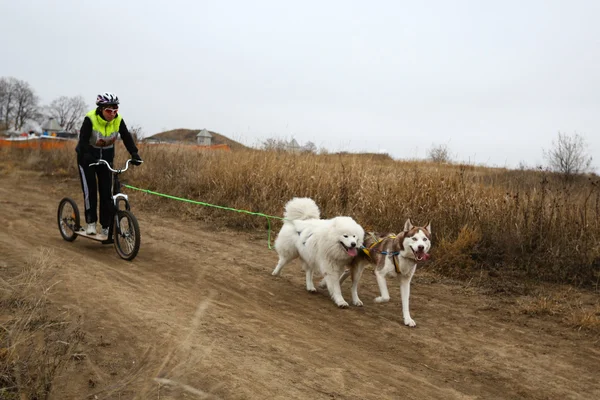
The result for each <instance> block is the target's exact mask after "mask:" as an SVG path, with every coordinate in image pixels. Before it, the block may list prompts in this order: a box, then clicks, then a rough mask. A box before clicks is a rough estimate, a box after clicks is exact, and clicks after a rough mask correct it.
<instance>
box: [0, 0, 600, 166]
mask: <svg viewBox="0 0 600 400" xmlns="http://www.w3.org/2000/svg"><path fill="white" fill-rule="evenodd" d="M599 17H600V1H599V0H589V1H584V0H564V1H551V0H545V1H543V0H539V1H538V0H521V1H512V0H503V1H487V0H474V1H463V0H447V1H442V0H438V1H426V0H424V1H414V0H413V1H403V0H397V1H374V0H370V1H364V0H363V1H327V0H320V1H310V0H304V1H295V2H292V1H285V0H274V1H258V0H248V1H226V0H220V1H215V0H212V1H201V0H198V1H191V0H190V1H180V0H169V1H160V2H156V1H148V0H146V1H142V0H125V1H123V0H119V1H82V0H73V1H64V0H58V1H47V0H36V1H33V0H18V1H10V0H2V1H0V21H1V22H0V60H1V61H0V76H13V77H15V78H17V79H21V80H24V81H27V82H29V83H30V84H31V86H32V87H33V88H34V89H35V91H36V93H37V94H38V95H39V96H40V98H41V101H42V103H44V104H47V103H49V102H50V101H52V100H53V99H54V98H57V97H59V96H75V95H82V96H84V97H85V98H86V99H89V104H90V108H91V107H92V105H93V102H94V100H95V97H96V94H97V93H99V92H102V91H112V92H115V93H116V94H117V95H118V96H119V98H120V99H121V114H122V115H123V117H124V118H125V121H126V122H127V123H128V124H129V125H133V124H137V125H141V126H142V128H143V130H144V132H145V135H146V136H149V135H152V134H155V133H158V132H161V131H163V130H168V129H175V128H190V129H201V128H207V129H209V130H212V131H215V132H219V133H221V134H223V135H226V136H228V137H230V138H232V139H234V140H237V141H240V142H242V143H244V144H247V145H257V144H258V143H260V141H262V140H264V139H266V138H281V139H289V138H291V137H294V138H296V139H297V140H298V142H300V144H304V143H305V142H307V141H312V142H314V143H315V144H316V145H317V147H319V148H321V147H325V148H327V149H328V150H330V151H336V150H346V151H370V152H377V151H386V152H388V153H390V154H391V155H392V156H393V157H395V158H424V157H425V156H426V153H427V150H428V149H429V148H430V147H431V146H432V145H433V144H436V145H439V144H446V145H448V147H449V148H450V150H451V152H452V154H453V155H454V158H455V159H457V160H462V161H470V162H475V163H481V164H487V165H496V166H509V167H514V166H517V165H518V164H519V162H524V163H526V164H527V165H536V164H539V163H541V162H543V158H542V149H548V148H550V147H551V144H552V140H553V139H555V138H556V136H557V133H558V132H559V131H560V132H564V133H569V134H571V133H575V132H577V133H579V134H581V135H582V136H584V137H585V138H586V140H587V142H588V144H589V154H590V155H592V156H593V157H594V165H596V167H597V170H598V169H599V168H598V166H600V134H599V131H600V22H599Z"/></svg>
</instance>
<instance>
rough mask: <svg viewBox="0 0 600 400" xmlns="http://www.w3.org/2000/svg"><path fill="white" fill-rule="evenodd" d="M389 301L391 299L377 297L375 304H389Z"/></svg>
mask: <svg viewBox="0 0 600 400" xmlns="http://www.w3.org/2000/svg"><path fill="white" fill-rule="evenodd" d="M388 301H390V298H389V297H382V296H379V297H375V303H387V302H388Z"/></svg>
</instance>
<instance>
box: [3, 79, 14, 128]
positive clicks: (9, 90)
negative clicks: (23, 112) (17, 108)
mask: <svg viewBox="0 0 600 400" xmlns="http://www.w3.org/2000/svg"><path fill="white" fill-rule="evenodd" d="M14 81H16V79H15V78H4V77H2V78H0V121H1V122H2V123H3V125H4V128H5V129H10V125H11V118H12V116H13V107H14Z"/></svg>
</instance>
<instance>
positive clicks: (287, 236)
mask: <svg viewBox="0 0 600 400" xmlns="http://www.w3.org/2000/svg"><path fill="white" fill-rule="evenodd" d="M284 217H285V221H284V224H283V227H282V228H281V230H280V231H279V235H277V239H276V240H275V249H276V250H277V254H278V255H279V263H278V264H277V266H276V267H275V269H274V270H273V273H272V275H275V276H277V275H280V274H281V270H282V269H283V267H285V266H286V265H287V264H288V263H289V262H290V261H292V260H294V259H296V258H300V260H301V261H302V268H303V269H304V270H305V271H306V290H308V291H309V292H316V291H317V289H315V285H314V283H313V273H314V272H315V271H319V272H320V273H321V274H322V275H323V279H324V280H325V282H327V289H328V290H329V294H330V295H331V298H332V300H333V301H334V303H335V304H337V306H338V307H342V308H345V307H348V303H347V302H346V300H344V298H343V297H342V289H341V287H340V277H341V275H342V274H343V272H344V269H345V268H346V266H347V265H349V264H350V263H351V261H352V259H353V258H354V257H356V255H357V254H358V250H359V249H360V248H361V247H362V246H363V240H364V235H365V233H364V230H363V228H362V227H361V226H360V225H359V224H357V223H356V222H355V221H354V220H353V219H352V218H350V217H335V218H332V219H320V212H319V207H318V206H317V204H316V203H315V202H314V200H312V199H309V198H306V197H304V198H294V199H292V200H290V201H289V202H288V203H287V204H286V205H285V213H284Z"/></svg>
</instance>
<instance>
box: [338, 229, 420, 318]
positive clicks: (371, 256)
mask: <svg viewBox="0 0 600 400" xmlns="http://www.w3.org/2000/svg"><path fill="white" fill-rule="evenodd" d="M430 248H431V223H428V224H427V225H426V226H413V224H412V222H411V221H410V219H408V220H407V221H406V223H405V224H404V230H403V231H402V232H400V233H399V234H397V235H396V234H387V235H380V234H376V233H367V234H366V235H365V241H364V249H363V251H362V252H359V255H358V256H357V257H354V259H353V260H352V263H351V265H350V268H349V269H346V271H344V273H343V274H342V276H341V277H340V283H341V282H343V281H344V280H345V279H346V278H347V277H348V276H350V275H352V303H353V304H354V305H356V306H362V305H363V303H362V301H361V300H360V298H359V297H358V282H359V281H360V277H361V276H362V273H363V270H364V269H365V267H367V266H368V265H373V268H374V272H375V277H376V278H377V284H378V286H379V292H380V296H378V297H376V298H375V301H376V302H377V303H384V302H387V301H389V300H390V294H389V292H388V288H387V283H386V276H388V275H389V276H391V277H397V278H398V279H399V280H400V295H401V298H402V316H403V319H404V325H408V326H415V325H416V323H415V321H414V320H413V319H412V318H411V317H410V311H409V306H408V300H409V297H410V281H411V279H412V277H413V275H414V273H415V269H416V268H417V263H418V262H421V261H426V260H427V259H429V250H430Z"/></svg>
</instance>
